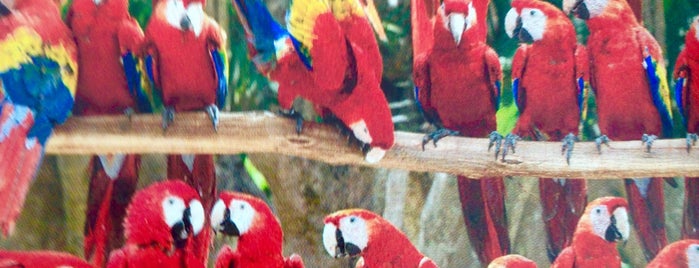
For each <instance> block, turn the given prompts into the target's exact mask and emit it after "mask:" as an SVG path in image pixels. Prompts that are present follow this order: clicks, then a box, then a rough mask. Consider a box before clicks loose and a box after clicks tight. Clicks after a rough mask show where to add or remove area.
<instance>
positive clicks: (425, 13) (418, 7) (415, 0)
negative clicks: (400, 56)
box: [410, 0, 439, 59]
mask: <svg viewBox="0 0 699 268" xmlns="http://www.w3.org/2000/svg"><path fill="white" fill-rule="evenodd" d="M438 7H439V0H411V1H410V23H411V25H412V38H413V39H412V40H413V58H414V59H416V58H417V57H418V55H422V54H429V52H430V51H431V50H432V47H433V45H434V28H433V27H434V21H435V20H434V17H435V16H436V15H437V9H438Z"/></svg>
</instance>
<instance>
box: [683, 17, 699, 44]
mask: <svg viewBox="0 0 699 268" xmlns="http://www.w3.org/2000/svg"><path fill="white" fill-rule="evenodd" d="M685 43H686V44H687V45H688V46H689V45H690V44H694V45H695V46H696V45H699V16H696V17H694V18H692V24H690V25H689V30H688V31H687V36H686V37H685Z"/></svg>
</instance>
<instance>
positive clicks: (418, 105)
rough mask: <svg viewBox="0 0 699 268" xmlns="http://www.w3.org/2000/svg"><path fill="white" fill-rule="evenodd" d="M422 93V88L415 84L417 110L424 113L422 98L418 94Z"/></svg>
mask: <svg viewBox="0 0 699 268" xmlns="http://www.w3.org/2000/svg"><path fill="white" fill-rule="evenodd" d="M419 94H420V88H419V87H417V86H415V87H413V95H414V96H415V104H417V110H418V111H420V113H422V114H424V113H425V111H424V110H423V109H422V102H420V98H419V97H418V96H420V95H419Z"/></svg>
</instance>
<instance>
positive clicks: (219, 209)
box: [210, 199, 226, 231]
mask: <svg viewBox="0 0 699 268" xmlns="http://www.w3.org/2000/svg"><path fill="white" fill-rule="evenodd" d="M225 215H226V204H224V203H223V200H221V199H219V200H216V203H214V207H212V208H211V216H210V220H211V228H214V230H217V231H219V230H220V229H221V223H223V221H225V220H226V219H224V218H223V217H224V216H225Z"/></svg>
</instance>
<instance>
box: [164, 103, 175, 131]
mask: <svg viewBox="0 0 699 268" xmlns="http://www.w3.org/2000/svg"><path fill="white" fill-rule="evenodd" d="M174 121H175V108H173V107H172V106H167V107H165V109H164V110H163V130H167V128H168V127H169V126H170V124H171V123H172V122H174Z"/></svg>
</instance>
